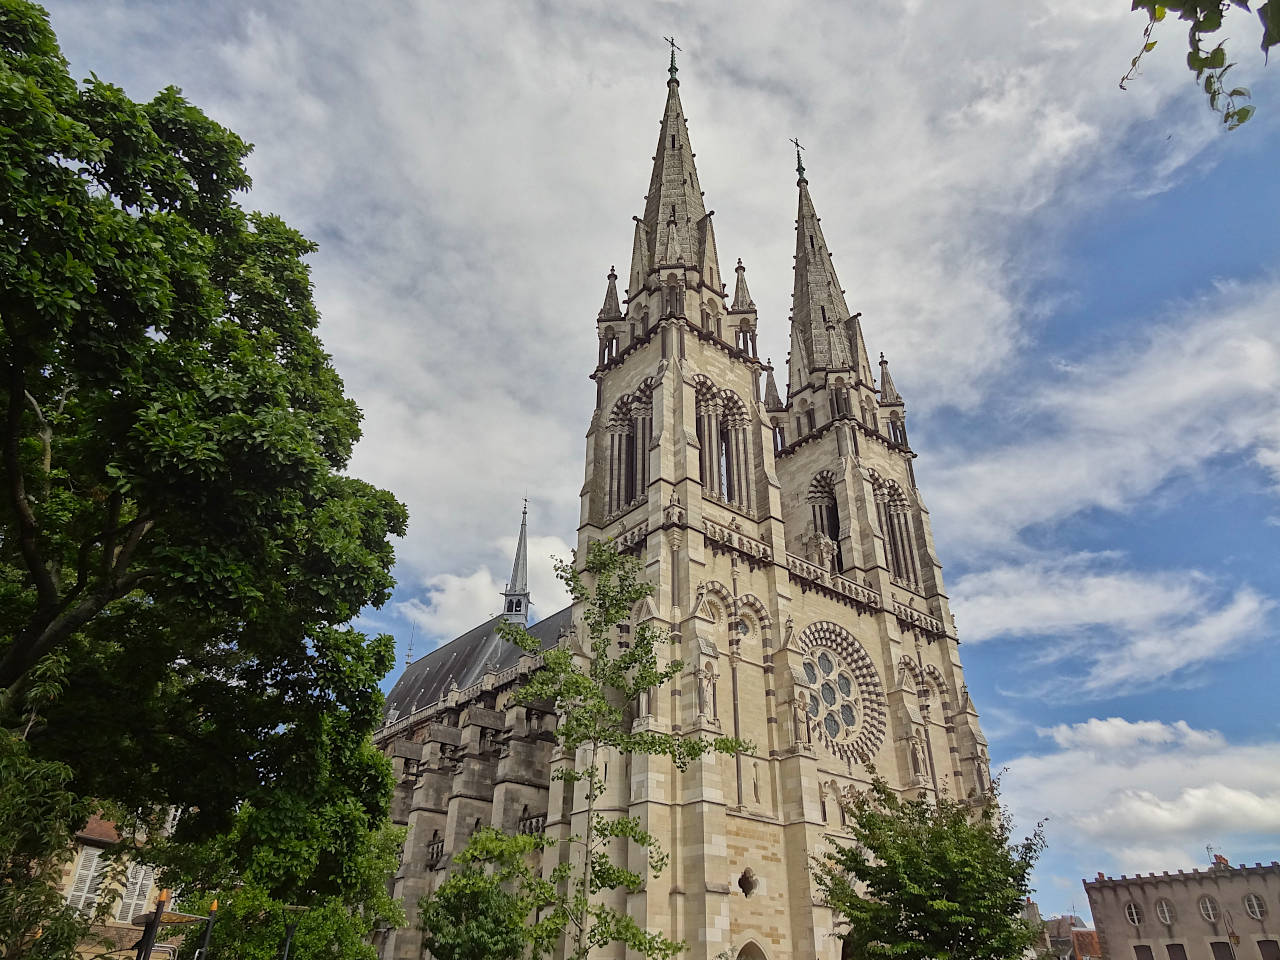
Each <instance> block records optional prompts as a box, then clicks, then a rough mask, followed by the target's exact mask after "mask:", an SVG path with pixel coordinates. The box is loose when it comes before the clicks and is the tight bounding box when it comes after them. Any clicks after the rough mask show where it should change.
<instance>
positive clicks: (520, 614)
mask: <svg viewBox="0 0 1280 960" xmlns="http://www.w3.org/2000/svg"><path fill="white" fill-rule="evenodd" d="M528 536H529V500H528V498H526V499H525V501H524V509H523V510H521V511H520V539H519V540H517V541H516V558H515V561H514V562H513V563H512V564H511V579H510V580H508V581H507V589H506V590H505V591H503V594H502V599H503V608H502V616H503V617H504V618H506V619H507V620H515V621H517V622H519V623H528V622H529V546H528Z"/></svg>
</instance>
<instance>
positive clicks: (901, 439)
mask: <svg viewBox="0 0 1280 960" xmlns="http://www.w3.org/2000/svg"><path fill="white" fill-rule="evenodd" d="M889 439H890V440H892V441H893V442H894V443H900V444H902V445H903V446H904V447H905V446H906V445H907V424H906V420H905V418H904V417H903V416H902V414H901V413H900V412H897V411H895V412H894V413H891V414H889Z"/></svg>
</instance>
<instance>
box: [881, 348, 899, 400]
mask: <svg viewBox="0 0 1280 960" xmlns="http://www.w3.org/2000/svg"><path fill="white" fill-rule="evenodd" d="M880 402H881V403H882V404H884V405H885V406H888V405H890V404H896V405H898V406H905V403H904V401H903V399H902V395H901V394H899V393H898V388H897V387H895V386H894V385H893V377H891V376H889V361H888V360H886V359H885V358H884V354H883V353H882V354H880Z"/></svg>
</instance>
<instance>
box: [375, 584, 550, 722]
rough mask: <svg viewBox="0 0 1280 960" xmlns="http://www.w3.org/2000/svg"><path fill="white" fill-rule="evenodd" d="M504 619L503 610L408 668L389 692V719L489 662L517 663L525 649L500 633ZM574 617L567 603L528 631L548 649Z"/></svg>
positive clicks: (467, 682) (471, 678)
mask: <svg viewBox="0 0 1280 960" xmlns="http://www.w3.org/2000/svg"><path fill="white" fill-rule="evenodd" d="M502 619H503V618H502V615H501V614H499V615H498V616H496V617H494V618H493V619H492V620H487V621H485V622H484V623H482V624H480V625H479V626H478V627H472V628H471V629H470V630H468V631H467V632H466V633H464V634H463V635H462V636H460V637H458V638H456V639H454V640H450V641H449V642H448V643H445V644H441V645H440V646H438V647H436V648H435V649H434V650H432V651H431V652H430V653H428V654H427V655H426V656H423V657H419V658H418V659H417V660H415V661H413V663H411V664H409V666H407V667H405V671H404V673H402V674H401V675H400V679H399V680H397V681H396V685H395V686H394V687H392V688H391V693H390V694H388V696H387V706H386V717H387V720H388V722H391V721H393V720H397V719H400V718H401V717H405V716H408V715H409V714H410V713H412V712H413V711H414V710H419V709H421V708H422V707H428V706H430V705H431V704H433V703H435V702H436V701H437V700H439V699H441V698H442V697H443V696H444V695H445V694H446V693H447V692H448V690H449V683H450V681H454V682H455V683H457V685H458V689H459V690H461V689H464V688H466V687H469V686H471V685H472V684H473V683H477V682H479V680H480V678H481V677H483V676H484V674H485V669H486V664H488V663H489V662H490V661H493V665H494V669H495V670H497V671H499V672H501V671H503V670H506V669H507V668H508V667H514V666H515V665H516V663H517V662H518V661H519V660H520V657H521V656H522V655H523V651H522V650H521V649H520V648H519V647H517V646H516V645H515V644H514V643H508V642H507V641H506V640H503V639H502V637H501V636H499V635H498V624H500V623H502ZM572 622H573V608H572V607H565V608H564V609H563V610H557V611H556V612H555V613H553V614H551V615H550V616H547V617H543V618H542V619H541V620H539V621H538V622H537V623H535V624H534V625H533V626H531V627H529V633H531V634H532V635H533V636H534V637H536V638H537V639H538V640H539V641H540V642H541V643H542V649H543V650H548V649H550V648H551V647H554V646H555V645H556V641H557V640H558V639H559V637H560V634H561V631H562V630H564V629H567V628H568V626H569V625H570V624H571V623H572Z"/></svg>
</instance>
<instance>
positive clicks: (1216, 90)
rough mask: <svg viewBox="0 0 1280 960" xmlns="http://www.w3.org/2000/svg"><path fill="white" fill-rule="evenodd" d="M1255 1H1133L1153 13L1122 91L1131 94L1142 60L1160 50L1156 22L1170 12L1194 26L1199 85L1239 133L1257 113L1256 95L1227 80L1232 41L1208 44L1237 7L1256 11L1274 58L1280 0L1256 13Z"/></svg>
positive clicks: (1192, 55)
mask: <svg viewBox="0 0 1280 960" xmlns="http://www.w3.org/2000/svg"><path fill="white" fill-rule="evenodd" d="M1253 2H1254V0H1165V2H1163V3H1156V2H1155V0H1133V9H1134V10H1144V11H1146V14H1147V25H1146V27H1145V28H1144V29H1143V32H1142V48H1141V49H1140V50H1139V51H1138V53H1137V55H1136V56H1135V57H1134V58H1133V59H1132V60H1130V61H1129V70H1128V71H1127V72H1126V73H1125V75H1124V76H1123V77H1121V78H1120V89H1122V90H1127V89H1128V83H1129V81H1130V80H1132V79H1134V78H1135V77H1136V76H1137V75H1138V66H1139V64H1140V63H1141V62H1142V58H1143V57H1144V56H1146V55H1147V54H1148V53H1150V52H1151V51H1152V50H1154V49H1155V47H1156V44H1157V43H1158V42H1159V41H1157V40H1154V39H1152V33H1153V32H1154V30H1155V27H1156V24H1158V23H1160V22H1162V21H1163V20H1165V18H1166V17H1167V16H1168V15H1169V13H1171V12H1172V13H1176V14H1177V15H1178V19H1179V20H1185V21H1187V22H1188V23H1190V28H1189V29H1188V31H1187V43H1188V51H1187V67H1188V68H1189V69H1190V70H1191V72H1192V73H1194V74H1195V77H1196V82H1197V83H1198V84H1200V85H1201V86H1202V87H1203V88H1204V92H1205V96H1206V97H1207V98H1208V101H1209V107H1210V108H1211V109H1212V110H1214V111H1215V112H1216V113H1219V114H1221V116H1222V122H1223V123H1224V124H1226V126H1227V129H1228V130H1235V129H1238V128H1239V127H1240V126H1241V125H1242V124H1244V123H1245V122H1246V121H1248V119H1249V118H1250V117H1252V116H1253V114H1254V112H1255V110H1256V109H1257V108H1256V107H1255V106H1254V105H1253V104H1252V103H1249V102H1248V101H1249V100H1250V99H1251V94H1250V91H1249V88H1248V87H1243V86H1232V85H1231V84H1229V83H1228V82H1227V74H1228V73H1229V72H1230V71H1231V69H1232V68H1233V67H1234V66H1235V63H1228V62H1227V50H1226V43H1227V41H1226V39H1222V40H1219V41H1218V43H1217V44H1216V45H1215V46H1213V47H1208V46H1207V43H1209V42H1210V41H1211V38H1212V37H1213V35H1214V34H1216V33H1217V32H1218V31H1219V30H1221V29H1222V23H1223V18H1224V17H1225V16H1226V14H1227V11H1228V9H1229V8H1230V7H1231V6H1236V7H1240V8H1241V9H1243V10H1250V11H1254V12H1256V13H1257V15H1258V19H1259V21H1260V22H1261V24H1262V44H1261V46H1262V53H1263V56H1264V58H1266V57H1269V54H1270V50H1271V48H1272V47H1274V46H1275V45H1276V44H1277V43H1280V0H1267V2H1266V3H1263V4H1261V5H1260V6H1258V7H1257V8H1256V11H1255V9H1254V8H1253V7H1252V6H1251V4H1252V3H1253Z"/></svg>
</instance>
